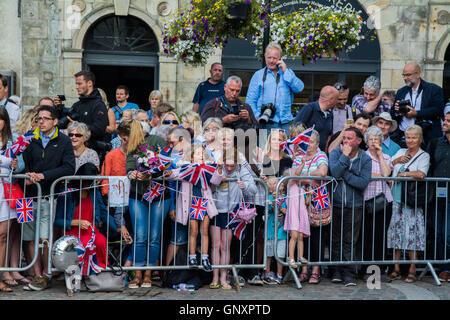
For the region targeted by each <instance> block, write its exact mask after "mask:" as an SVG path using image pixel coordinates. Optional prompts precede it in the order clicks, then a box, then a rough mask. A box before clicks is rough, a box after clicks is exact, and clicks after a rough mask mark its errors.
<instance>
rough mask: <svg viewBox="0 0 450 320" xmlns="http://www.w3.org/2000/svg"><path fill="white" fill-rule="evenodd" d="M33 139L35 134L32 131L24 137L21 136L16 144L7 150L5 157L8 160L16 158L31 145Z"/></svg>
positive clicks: (4, 153) (4, 152)
mask: <svg viewBox="0 0 450 320" xmlns="http://www.w3.org/2000/svg"><path fill="white" fill-rule="evenodd" d="M33 137H34V133H33V132H32V131H28V132H27V133H25V134H24V135H21V136H20V137H18V138H17V140H16V142H14V143H13V144H12V145H11V146H10V147H9V148H6V150H5V151H3V155H4V156H5V157H8V158H16V157H17V156H18V155H20V154H21V153H22V152H24V151H25V149H26V148H27V147H28V146H29V145H30V143H31V140H32V139H33Z"/></svg>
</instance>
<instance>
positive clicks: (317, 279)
mask: <svg viewBox="0 0 450 320" xmlns="http://www.w3.org/2000/svg"><path fill="white" fill-rule="evenodd" d="M319 282H320V275H319V274H317V273H311V277H309V282H308V283H310V284H319Z"/></svg>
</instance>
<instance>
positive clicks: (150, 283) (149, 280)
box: [141, 277, 152, 288]
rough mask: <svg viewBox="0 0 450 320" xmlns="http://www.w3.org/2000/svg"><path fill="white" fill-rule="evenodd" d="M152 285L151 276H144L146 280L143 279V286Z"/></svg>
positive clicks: (149, 286) (148, 286)
mask: <svg viewBox="0 0 450 320" xmlns="http://www.w3.org/2000/svg"><path fill="white" fill-rule="evenodd" d="M151 287H152V279H151V278H150V277H144V281H142V284H141V288H151Z"/></svg>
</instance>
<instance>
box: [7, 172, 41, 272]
mask: <svg viewBox="0 0 450 320" xmlns="http://www.w3.org/2000/svg"><path fill="white" fill-rule="evenodd" d="M0 178H1V182H2V183H3V184H7V183H8V184H9V185H10V186H12V185H13V183H12V181H17V179H26V178H29V176H27V175H24V174H14V175H8V174H0ZM4 179H7V181H9V182H4ZM24 186H25V187H24V190H23V192H24V194H25V193H26V188H27V185H26V184H24ZM36 187H37V196H36V197H33V211H34V214H33V220H34V221H35V222H34V223H35V232H34V240H33V241H34V248H33V251H34V252H29V254H30V256H29V257H28V260H29V262H28V264H27V265H25V266H21V261H22V256H23V254H24V251H23V246H24V241H25V240H23V235H24V223H20V224H18V225H19V226H20V229H19V230H12V229H11V227H12V225H13V222H12V221H11V220H14V219H15V218H12V219H6V221H4V222H6V241H5V242H6V243H5V262H4V264H3V265H0V273H1V272H22V271H26V270H28V269H30V268H31V267H32V266H33V265H34V264H35V263H36V261H37V260H38V257H39V254H38V253H39V251H38V249H39V248H42V247H43V244H40V243H39V227H40V225H39V224H40V214H39V212H40V211H41V198H42V189H41V185H40V184H39V183H36ZM2 192H3V191H2ZM11 194H12V187H10V192H9V196H6V195H4V194H2V196H3V199H2V200H0V202H1V208H2V210H14V211H15V210H16V209H11V208H10V204H9V203H8V200H9V199H12V195H11ZM5 202H6V207H5ZM10 214H11V213H8V215H10ZM26 223H30V222H26ZM12 233H13V234H12ZM17 236H18V239H17ZM11 238H12V239H11ZM17 242H18V243H17ZM10 247H12V249H11V251H12V250H14V248H16V249H18V250H19V252H18V256H16V257H15V258H13V257H11V254H12V252H11V251H10ZM29 249H31V247H29ZM13 259H17V261H12V260H13ZM11 264H17V267H12V266H10V265H11Z"/></svg>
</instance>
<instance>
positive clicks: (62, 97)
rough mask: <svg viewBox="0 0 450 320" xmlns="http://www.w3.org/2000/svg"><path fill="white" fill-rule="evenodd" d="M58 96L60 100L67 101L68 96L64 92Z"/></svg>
mask: <svg viewBox="0 0 450 320" xmlns="http://www.w3.org/2000/svg"><path fill="white" fill-rule="evenodd" d="M58 98H59V100H60V101H66V96H65V95H63V94H58Z"/></svg>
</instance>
